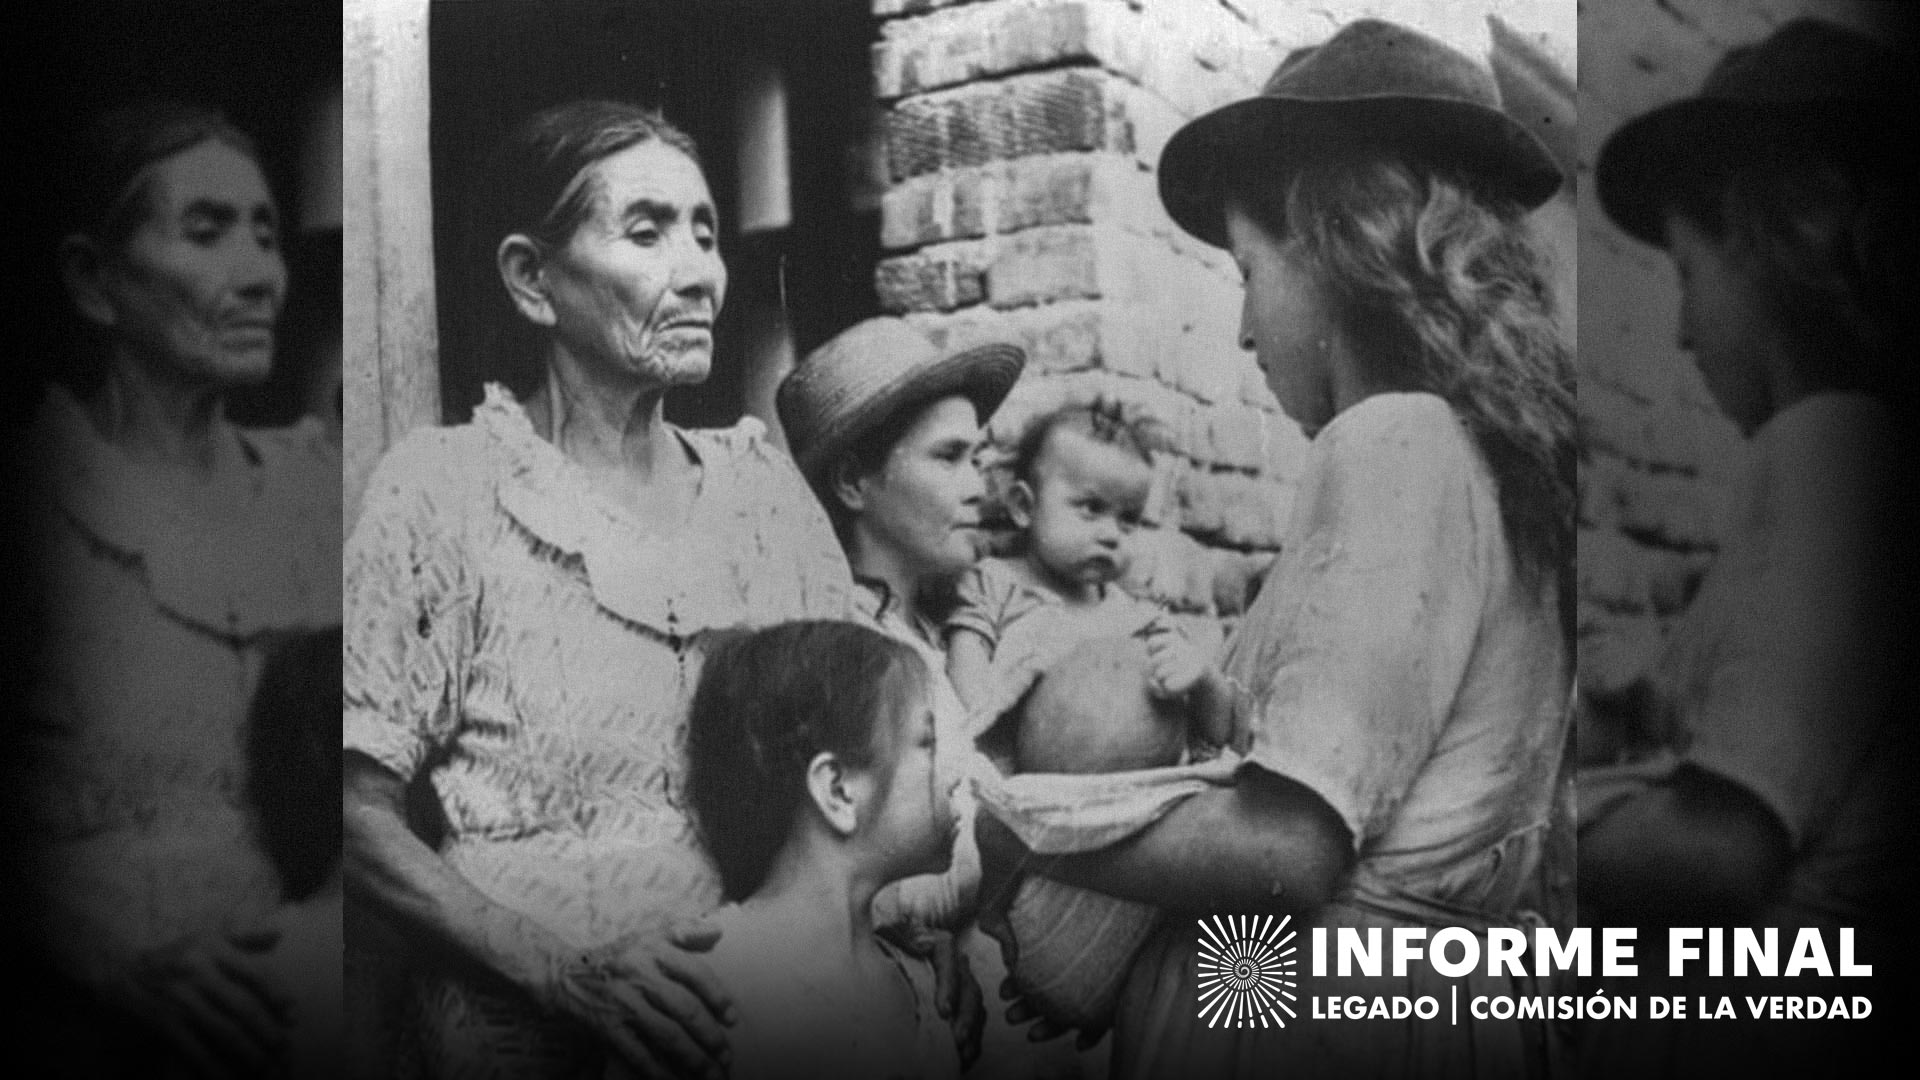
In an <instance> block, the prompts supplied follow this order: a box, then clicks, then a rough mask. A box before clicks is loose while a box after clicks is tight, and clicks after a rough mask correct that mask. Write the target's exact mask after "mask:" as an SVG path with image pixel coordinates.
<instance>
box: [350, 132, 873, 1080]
mask: <svg viewBox="0 0 1920 1080" xmlns="http://www.w3.org/2000/svg"><path fill="white" fill-rule="evenodd" d="M499 169H500V171H499V175H498V178H497V179H498V182H499V190H500V192H501V193H502V196H503V207H502V216H501V219H500V220H499V222H498V223H497V225H498V230H499V231H498V234H497V235H499V237H500V242H499V247H498V255H497V260H498V268H499V273H500V278H501V282H502V284H503V285H504V286H505V288H506V291H507V295H508V298H509V299H510V301H511V302H512V305H513V307H514V309H515V310H516V311H517V312H518V313H519V315H520V316H521V317H522V318H524V319H525V320H526V323H527V325H528V326H529V327H530V328H531V330H532V332H533V334H534V335H535V338H536V340H537V341H538V342H539V346H540V354H539V359H540V360H541V361H542V362H543V365H544V379H543V382H542V384H541V385H540V387H539V388H538V389H537V390H536V391H535V392H534V393H533V395H532V396H531V397H530V398H529V399H528V400H527V402H526V403H525V404H524V405H523V404H521V403H520V402H519V401H516V400H514V399H513V398H512V397H511V396H510V395H509V394H508V393H507V392H506V391H505V390H502V389H500V388H498V387H495V388H492V389H490V390H489V393H488V396H487V400H486V402H485V403H484V404H482V405H481V406H480V407H479V408H478V409H476V410H475V412H474V416H473V419H472V421H471V422H470V423H468V424H465V425H462V426H458V427H446V428H433V429H429V430H425V431H422V432H419V433H417V434H415V435H414V436H412V437H410V438H409V439H407V440H406V441H405V442H403V443H401V444H400V445H399V446H398V447H396V448H395V449H394V450H393V451H392V452H391V453H390V454H389V455H388V456H387V458H386V460H385V461H384V462H383V463H382V464H381V466H380V467H379V469H378V470H377V472H376V474H375V476H374V477H373V479H372V480H371V481H370V482H369V484H368V487H367V496H366V505H365V509H364V510H363V512H362V514H361V517H360V520H359V523H358V526H357V528H356V529H355V530H354V533H353V536H352V539H351V540H350V541H349V544H348V553H347V559H346V589H347V596H346V644H345V665H346V667H345V675H344V680H345V693H346V715H345V719H344V722H343V734H344V738H345V747H346V751H347V755H346V808H345V822H346V849H347V856H346V866H347V877H348V882H349V884H350V885H351V886H352V887H353V889H354V891H355V893H356V894H357V895H359V896H361V897H364V898H365V899H366V901H367V902H368V904H369V906H370V907H371V908H373V909H374V910H376V911H377V912H378V914H379V915H381V916H382V917H383V918H384V919H386V920H388V921H389V922H390V923H391V924H392V925H394V926H395V927H397V928H399V929H400V930H402V931H404V932H405V933H406V934H407V935H408V936H409V937H410V938H411V939H412V940H414V941H417V942H420V943H421V944H422V945H424V946H426V948H423V949H422V950H421V952H422V953H423V954H429V955H432V956H434V957H436V958H445V959H444V963H443V964H442V966H439V967H436V968H435V969H434V970H433V971H432V972H430V973H427V974H425V975H424V976H423V977H422V978H421V979H420V980H419V982H420V985H419V987H418V994H417V1004H418V1006H419V1008H418V1009H417V1010H416V1011H417V1014H418V1015H419V1017H420V1023H419V1025H418V1026H419V1029H420V1030H419V1031H418V1032H417V1034H418V1035H419V1036H420V1038H419V1043H420V1045H419V1050H420V1055H421V1058H422V1060H423V1061H424V1063H425V1065H426V1067H427V1069H428V1071H429V1072H433V1073H438V1074H455V1075H460V1076H476V1075H509V1076H514V1077H523V1076H546V1075H556V1074H568V1075H578V1074H579V1073H580V1070H582V1069H583V1068H593V1067H594V1065H595V1063H596V1062H597V1061H598V1060H600V1058H601V1057H602V1056H603V1055H605V1054H607V1053H612V1054H614V1055H616V1056H617V1057H619V1058H621V1059H623V1060H624V1061H625V1062H626V1064H628V1065H630V1066H631V1067H633V1068H634V1069H635V1070H637V1071H639V1072H640V1073H641V1074H642V1075H648V1076H664V1075H671V1076H689V1075H703V1074H704V1075H713V1074H716V1073H717V1072H718V1070H719V1069H720V1068H721V1067H722V1063H723V1062H724V1059H725V1041H726V1040H725V1030H724V1027H725V1023H726V1022H727V1018H728V1015H729V1012H728V1008H729V1007H728V1003H727V1000H726V997H725V994H724V992H723V991H721V990H720V988H719V986H718V984H717V982H716V981H715V980H714V977H713V974H712V972H711V971H710V970H709V969H708V968H707V967H706V965H705V964H704V962H703V961H702V960H701V958H700V956H699V955H698V950H701V949H704V948H709V947H711V945H712V942H713V940H714V936H715V932H714V931H713V930H712V928H711V927H704V926H696V927H694V928H692V929H689V928H688V925H687V924H686V923H685V922H676V921H675V919H674V916H676V915H698V914H700V913H703V912H706V911H709V910H711V909H712V908H713V907H714V906H715V905H716V904H717V903H718V901H719V898H720V885H719V878H718V874H717V872H716V870H715V868H714V866H713V864H712V862H711V860H710V859H709V858H708V857H707V855H706V853H705V852H704V851H702V850H701V848H700V846H699V843H698V841H697V838H696V832H695V828H694V825H693V822H692V821H691V820H690V819H689V817H688V814H687V812H686V810H685V809H684V807H685V806H686V802H685V799H684V793H683V786H682V785H683V776H684V767H685V763H684V755H683V753H682V746H683V741H684V738H685V724H686V718H687V709H688V707H689V703H690V700H691V695H692V692H693V687H694V685H695V681H696V679H697V677H698V675H699V670H700V664H701V659H702V657H703V656H704V654H705V651H706V648H707V645H708V643H709V642H710V640H711V632H713V631H718V630H724V629H728V628H732V627H737V626H753V625H764V624H769V623H773V622H779V621H784V620H787V619H796V618H837V617H845V616H846V615H847V614H848V613H849V606H848V604H849V593H850V587H849V584H848V581H847V569H846V562H845V560H844V559H843V558H842V557H841V554H840V552H839V550H838V548H837V547H836V546H835V545H834V542H833V535H832V533H831V532H830V531H829V529H828V527H827V521H826V519H825V517H824V516H823V515H822V514H821V512H820V508H819V507H818V506H817V505H816V504H815V503H814V502H813V500H812V499H811V498H809V497H808V495H807V491H806V488H805V486H804V485H803V484H802V482H801V479H800V477H799V475H798V474H797V473H796V472H795V471H794V469H793V465H792V462H791V461H790V460H789V459H788V458H787V456H786V455H785V454H784V453H782V452H780V451H779V450H778V449H777V448H776V447H775V446H774V445H773V444H772V442H770V441H769V439H768V437H767V435H766V433H765V430H764V428H763V427H761V425H759V424H758V422H756V421H752V420H747V421H742V422H741V423H740V424H739V425H737V426H735V427H733V428H731V429H726V430H719V431H688V430H683V429H680V428H677V427H675V426H673V425H671V424H669V423H667V422H666V421H665V420H664V419H663V411H662V402H663V399H664V397H665V395H666V394H667V392H668V391H669V390H670V389H671V388H673V387H675V386H681V385H686V384H689V383H696V382H699V381H701V380H702V379H704V378H705V377H706V375H707V372H708V369H709V367H710V365H711V364H712V361H713V357H712V351H713V331H714V320H715V319H716V318H717V317H718V316H719V314H720V309H721V304H722V301H723V300H724V298H725V295H726V282H727V275H726V267H725V266H724V264H723V263H722V262H721V261H720V254H719V250H718V247H717V237H718V230H719V224H718V222H717V220H716V214H715V210H714V204H713V198H712V196H711V194H710V193H709V191H708V188H707V182H706V178H705V176H704V175H703V173H702V171H701V166H700V163H699V159H698V157H697V156H696V154H695V150H694V146H693V144H692V142H691V141H690V140H688V138H687V137H686V136H685V135H684V134H682V133H681V132H679V131H678V130H676V129H675V128H673V127H672V126H671V125H669V124H668V123H667V122H666V121H665V120H663V119H662V118H661V117H660V116H659V115H658V114H657V113H654V112H651V111H648V110H643V109H640V108H636V107H633V106H630V105H625V104H620V103H612V102H594V101H587V102H575V103H571V104H567V105H561V106H556V107H554V108H552V109H548V110H546V111H544V112H541V113H539V114H537V115H535V116H534V117H533V118H532V119H530V120H529V121H528V122H527V123H525V124H524V125H523V126H522V127H521V128H520V129H519V130H518V131H517V132H516V133H515V134H514V136H513V137H512V138H511V139H510V140H509V142H508V143H507V145H506V147H505V148H504V152H503V154H502V156H501V158H500V162H499ZM422 773H425V774H427V775H428V776H429V777H430V779H431V781H432V785H433V790H434V792H435V794H436V795H437V796H438V802H439V810H440V812H441V813H442V815H443V816H444V818H445V830H444V831H445V836H444V839H441V840H440V842H439V843H438V845H437V847H430V846H428V844H427V843H426V842H424V841H423V840H422V839H421V838H420V836H419V835H417V834H416V833H415V831H414V830H413V829H412V828H410V827H409V817H408V813H407V808H408V782H409V781H411V780H413V779H414V778H415V777H417V776H419V775H420V774H422Z"/></svg>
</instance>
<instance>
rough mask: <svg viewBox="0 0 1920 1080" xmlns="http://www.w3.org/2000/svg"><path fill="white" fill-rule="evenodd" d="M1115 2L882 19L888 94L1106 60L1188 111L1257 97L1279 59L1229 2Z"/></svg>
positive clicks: (878, 66) (878, 65)
mask: <svg viewBox="0 0 1920 1080" xmlns="http://www.w3.org/2000/svg"><path fill="white" fill-rule="evenodd" d="M1136 8H1137V5H1132V4H1122V3H1116V2H1114V0H1005V2H999V3H991V4H980V5H973V6H968V7H962V8H954V9H951V10H947V11H942V12H939V13H937V14H933V15H929V16H927V17H925V18H919V19H907V20H901V21H897V22H891V23H887V24H885V25H883V26H882V28H881V29H882V35H883V36H882V39H881V41H880V42H878V43H877V44H876V45H875V46H874V51H873V63H874V86H875V92H876V94H877V95H878V96H879V97H880V98H881V99H882V100H891V99H894V98H898V97H901V96H904V95H909V94H915V93H923V92H926V91H929V90H937V89H942V88H945V87H949V86H955V85H958V84H961V83H965V82H969V81H973V80H977V79H981V78H985V77H993V76H1000V75H1007V74H1012V73H1015V72H1019V71H1027V70H1032V69H1035V68H1042V67H1057V66H1064V65H1071V64H1087V65H1098V66H1101V67H1103V68H1105V69H1107V70H1109V71H1113V72H1116V73H1119V74H1122V75H1125V76H1126V77H1127V78H1128V79H1129V80H1130V81H1132V82H1133V83H1135V84H1137V85H1139V86H1142V87H1145V88H1147V89H1148V90H1150V91H1152V92H1153V93H1155V94H1157V95H1158V96H1160V97H1161V98H1163V99H1165V100H1166V101H1167V102H1168V103H1169V104H1170V105H1171V106H1172V107H1173V108H1174V109H1175V110H1177V111H1178V112H1180V113H1181V114H1183V115H1189V116H1190V115H1194V114H1196V113H1199V112H1202V111H1205V110H1207V109H1211V108H1213V107H1215V106H1217V105H1220V104H1224V103H1225V102H1228V101H1232V100H1235V99H1237V98H1241V97H1245V96H1248V95H1249V94H1252V93H1254V92H1255V91H1256V90H1258V88H1259V84H1260V81H1261V80H1262V79H1263V78H1264V77H1265V75H1266V73H1267V71H1268V70H1269V69H1270V68H1271V67H1272V66H1273V64H1274V63H1275V62H1276V61H1277V59H1278V57H1279V54H1278V53H1277V52H1275V51H1274V50H1273V48H1272V46H1271V44H1270V43H1269V42H1268V40H1267V39H1266V38H1265V37H1263V36H1262V35H1260V34H1259V33H1258V32H1257V31H1255V30H1253V29H1252V28H1250V27H1248V26H1247V25H1246V23H1245V22H1243V21H1242V20H1240V19H1237V18H1235V17H1233V16H1232V15H1231V14H1230V13H1228V12H1226V11H1225V10H1224V9H1221V8H1219V7H1216V6H1214V5H1211V4H1206V3H1193V2H1191V0H1189V2H1187V3H1184V4H1182V5H1181V6H1179V7H1178V8H1177V9H1170V10H1167V11H1163V12H1152V11H1149V12H1147V13H1142V12H1141V11H1139V10H1136Z"/></svg>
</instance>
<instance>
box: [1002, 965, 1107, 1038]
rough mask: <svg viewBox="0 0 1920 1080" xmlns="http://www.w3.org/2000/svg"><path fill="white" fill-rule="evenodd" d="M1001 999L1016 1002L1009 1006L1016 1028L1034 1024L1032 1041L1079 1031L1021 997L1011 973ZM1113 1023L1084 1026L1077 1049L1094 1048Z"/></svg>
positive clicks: (1009, 1016) (1029, 1031)
mask: <svg viewBox="0 0 1920 1080" xmlns="http://www.w3.org/2000/svg"><path fill="white" fill-rule="evenodd" d="M1000 1000H1002V1001H1007V1002H1011V1003H1012V1004H1010V1005H1008V1006H1007V1023H1009V1024H1012V1025H1013V1026H1015V1027H1019V1026H1020V1025H1021V1024H1031V1025H1033V1026H1031V1027H1029V1028H1028V1029H1027V1041H1028V1042H1051V1041H1053V1040H1054V1039H1057V1038H1059V1037H1060V1036H1062V1035H1065V1034H1066V1033H1068V1032H1070V1031H1073V1030H1075V1029H1073V1028H1071V1027H1068V1026H1066V1025H1065V1024H1061V1023H1059V1022H1057V1021H1054V1020H1049V1019H1048V1018H1047V1017H1046V1016H1044V1015H1042V1014H1041V1012H1040V1009H1039V1008H1038V1007H1037V1006H1035V1005H1034V1004H1033V1003H1032V1002H1030V1001H1028V1000H1027V999H1026V998H1024V997H1022V996H1020V987H1019V986H1018V985H1017V984H1016V983H1015V982H1014V981H1013V976H1011V975H1009V976H1007V979H1006V981H1005V982H1002V983H1001V984H1000ZM1109 1026H1111V1025H1108V1024H1099V1025H1095V1026H1089V1027H1083V1028H1080V1029H1079V1034H1078V1035H1077V1036H1076V1037H1075V1038H1074V1041H1073V1046H1074V1049H1076V1050H1090V1049H1092V1048H1093V1046H1094V1044H1095V1043H1098V1042H1099V1041H1100V1040H1101V1039H1102V1038H1104V1037H1105V1036H1106V1034H1107V1028H1108V1027H1109Z"/></svg>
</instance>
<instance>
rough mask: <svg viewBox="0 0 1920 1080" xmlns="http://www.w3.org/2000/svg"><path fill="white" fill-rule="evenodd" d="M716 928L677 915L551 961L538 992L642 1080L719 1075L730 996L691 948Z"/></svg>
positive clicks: (700, 948)
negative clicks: (667, 921)
mask: <svg viewBox="0 0 1920 1080" xmlns="http://www.w3.org/2000/svg"><path fill="white" fill-rule="evenodd" d="M719 940H720V930H719V928H718V927H715V926H714V925H713V924H711V923H709V922H706V921H705V920H697V919H694V920H680V921H677V922H674V923H671V924H669V925H667V926H665V927H662V928H659V929H654V930H648V931H642V932H639V933H635V934H630V935H628V936H626V937H624V938H621V939H619V940H617V941H613V942H609V943H608V944H605V945H601V946H598V947H596V948H593V949H588V950H586V951H585V952H581V953H576V954H573V955H571V956H567V957H564V958H561V959H559V960H557V961H555V962H554V963H553V964H552V965H551V967H550V969H549V973H548V975H547V977H546V979H545V983H544V985H543V986H542V987H541V988H540V990H539V993H538V996H539V998H540V1000H541V1003H542V1004H543V1005H545V1006H546V1007H547V1008H548V1009H550V1010H552V1011H554V1012H558V1013H561V1014H563V1015H566V1016H570V1017H573V1018H574V1019H575V1020H577V1021H579V1022H580V1023H582V1024H584V1025H585V1026H586V1027H587V1028H588V1029H590V1030H591V1031H593V1032H594V1033H595V1034H596V1035H598V1036H599V1037H600V1038H601V1039H603V1040H605V1041H606V1043H607V1045H608V1046H609V1047H610V1048H611V1049H612V1050H613V1052H614V1054H615V1055H616V1056H618V1057H619V1058H620V1059H621V1060H622V1061H624V1063H625V1064H626V1065H627V1066H628V1067H629V1068H630V1069H632V1070H633V1072H634V1073H635V1074H637V1075H639V1076H643V1077H660V1078H667V1077H684V1076H708V1077H721V1076H724V1075H726V1065H727V1062H728V1059H729V1053H728V1050H727V1035H726V1030H725V1025H728V1024H732V1023H733V1022H734V1019H735V1011H734V1007H733V1000H732V998H731V996H730V995H729V994H728V993H727V991H726V988H725V987H723V986H722V985H721V984H720V981H719V979H718V977H716V976H715V975H714V973H713V970H712V969H711V968H709V967H708V966H707V964H706V962H705V961H703V960H701V959H700V958H699V956H697V955H696V954H697V953H703V952H706V951H707V950H709V949H711V948H713V946H714V944H715V943H716V942H718V941H719Z"/></svg>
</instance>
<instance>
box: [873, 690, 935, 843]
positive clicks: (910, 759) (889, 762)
mask: <svg viewBox="0 0 1920 1080" xmlns="http://www.w3.org/2000/svg"><path fill="white" fill-rule="evenodd" d="M915 668H916V670H915V671H914V673H913V676H912V677H911V678H906V677H904V676H903V677H901V679H902V681H903V682H905V683H907V684H908V687H907V689H906V692H904V693H902V694H899V695H897V697H898V705H897V706H896V707H895V709H894V710H893V715H892V716H891V717H889V718H887V719H886V720H884V721H882V723H883V724H885V725H886V730H885V731H884V732H876V733H875V735H876V739H877V742H878V745H877V746H876V748H875V755H874V765H873V768H874V771H875V773H876V774H877V776H876V779H877V781H878V782H877V784H876V790H877V791H878V793H879V799H878V802H877V803H876V804H875V806H874V808H873V810H872V812H871V814H870V816H869V818H868V821H867V825H868V829H867V831H868V835H869V836H870V837H871V838H872V840H873V842H874V844H875V846H876V848H878V849H879V850H880V851H882V852H884V853H885V856H886V859H887V863H888V865H889V867H890V868H891V870H892V872H893V874H894V876H898V877H905V876H908V875H910V874H931V873H936V872H938V871H941V870H944V869H946V867H947V863H948V860H949V859H951V858H952V853H953V832H954V826H955V818H954V813H953V800H952V788H953V780H952V778H951V775H950V773H949V772H948V771H945V770H943V769H941V768H940V763H939V761H938V760H937V758H938V752H939V747H938V744H937V740H936V738H935V735H934V722H933V716H934V698H933V693H932V683H931V679H930V678H929V676H928V673H927V670H926V667H925V665H922V664H918V663H916V664H915Z"/></svg>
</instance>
